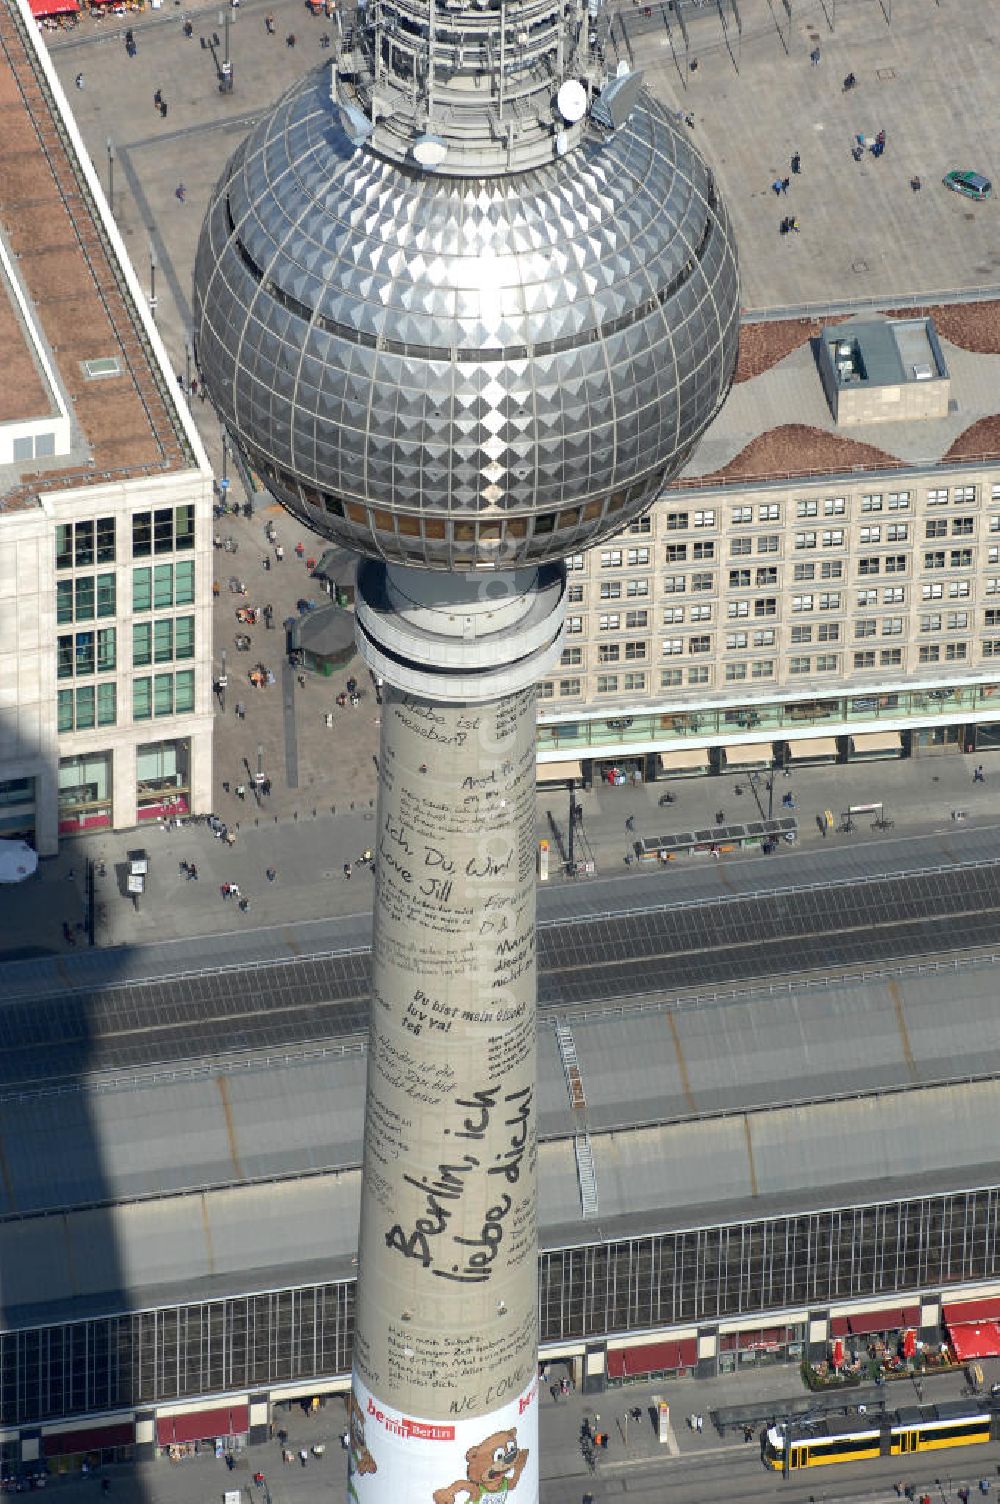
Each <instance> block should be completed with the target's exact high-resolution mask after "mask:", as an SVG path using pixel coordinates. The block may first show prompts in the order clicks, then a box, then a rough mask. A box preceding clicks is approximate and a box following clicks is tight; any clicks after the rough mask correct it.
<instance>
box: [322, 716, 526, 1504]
mask: <svg viewBox="0 0 1000 1504" xmlns="http://www.w3.org/2000/svg"><path fill="white" fill-rule="evenodd" d="M534 796H535V732H534V692H533V691H532V690H531V689H523V690H520V691H518V692H517V693H515V694H512V695H508V696H504V697H502V698H498V699H493V700H489V701H487V702H486V703H483V704H476V705H446V704H443V703H440V702H438V703H432V702H430V701H428V700H423V699H419V698H416V697H412V696H409V695H406V694H403V693H400V692H399V691H397V690H393V689H390V690H389V691H388V694H387V696H386V698H385V702H384V705H383V712H382V730H381V756H380V764H379V796H378V838H377V847H376V852H377V856H376V890H375V932H374V947H373V985H372V1016H371V1030H370V1048H369V1056H368V1091H367V1105H366V1113H365V1151H364V1192H363V1196H362V1213H361V1241H360V1248H359V1259H358V1305H357V1322H356V1335H355V1359H354V1365H355V1368H354V1371H355V1382H354V1403H355V1407H356V1408H355V1410H354V1422H355V1424H354V1427H353V1432H354V1434H353V1436H352V1440H353V1441H354V1443H355V1444H354V1446H353V1448H352V1452H353V1455H352V1459H351V1467H352V1477H351V1497H352V1498H357V1499H358V1500H360V1501H362V1504H363V1501H365V1500H382V1499H386V1500H388V1499H392V1500H393V1501H398V1500H399V1499H403V1498H405V1499H407V1500H412V1501H414V1504H416V1501H418V1500H420V1501H424V1500H426V1504H431V1500H432V1499H434V1498H436V1497H437V1495H438V1494H439V1492H440V1491H441V1490H444V1491H445V1499H446V1504H447V1501H448V1500H450V1494H449V1493H448V1491H449V1490H450V1489H451V1487H452V1485H455V1484H457V1483H459V1482H460V1481H461V1480H467V1481H469V1482H470V1484H475V1485H476V1487H477V1488H478V1487H479V1486H481V1485H482V1483H483V1481H484V1479H485V1478H486V1477H487V1476H493V1477H496V1478H500V1477H503V1478H505V1479H506V1489H503V1488H501V1489H500V1491H499V1492H498V1493H497V1495H496V1497H498V1498H503V1497H506V1492H507V1490H509V1491H511V1492H512V1493H514V1491H515V1490H516V1493H514V1504H535V1500H536V1499H537V1496H538V1494H537V1478H538V1443H537V1411H538V1406H537V1397H536V1393H535V1389H536V1380H535V1376H536V1365H537V1357H538V1333H537V1314H536V1308H537V1197H536V1134H535V1121H536V1079H535V1077H536V1058H535V1054H536V1052H535V998H536V977H535V868H534V806H535V797H534ZM361 1426H363V1431H364V1440H363V1444H361V1445H360V1446H359V1445H358V1441H359V1438H358V1435H357V1433H358V1431H359V1429H360V1427H361ZM372 1463H374V1468H375V1469H377V1471H376V1470H370V1468H371V1464H372ZM366 1466H368V1467H369V1470H368V1471H366ZM484 1470H485V1471H484ZM490 1470H492V1471H490ZM477 1496H478V1494H477V1493H475V1492H474V1493H473V1497H477ZM486 1496H487V1497H493V1495H492V1494H487V1495H486ZM460 1497H461V1498H464V1495H460Z"/></svg>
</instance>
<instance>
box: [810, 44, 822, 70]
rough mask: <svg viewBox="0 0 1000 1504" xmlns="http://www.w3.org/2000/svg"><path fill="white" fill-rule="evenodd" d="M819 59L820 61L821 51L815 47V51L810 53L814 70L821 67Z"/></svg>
mask: <svg viewBox="0 0 1000 1504" xmlns="http://www.w3.org/2000/svg"><path fill="white" fill-rule="evenodd" d="M819 59H820V50H819V48H818V47H814V48H813V50H812V52H810V54H809V61H810V62H811V63H812V65H813V67H814V68H818V67H819Z"/></svg>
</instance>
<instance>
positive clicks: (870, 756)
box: [847, 731, 905, 762]
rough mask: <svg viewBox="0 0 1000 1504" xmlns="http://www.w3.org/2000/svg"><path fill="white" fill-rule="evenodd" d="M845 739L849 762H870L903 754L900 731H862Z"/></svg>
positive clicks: (903, 748)
mask: <svg viewBox="0 0 1000 1504" xmlns="http://www.w3.org/2000/svg"><path fill="white" fill-rule="evenodd" d="M847 740H848V754H847V755H848V761H849V762H871V761H877V760H880V759H882V758H892V757H903V756H905V747H904V744H903V733H902V732H901V731H863V732H858V733H856V734H855V735H854V736H850V737H848V739H847Z"/></svg>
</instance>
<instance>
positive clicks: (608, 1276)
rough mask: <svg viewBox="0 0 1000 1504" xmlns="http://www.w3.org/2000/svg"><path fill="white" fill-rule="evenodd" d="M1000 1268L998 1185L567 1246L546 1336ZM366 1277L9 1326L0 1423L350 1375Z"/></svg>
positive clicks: (739, 1312) (990, 1273) (696, 1318)
mask: <svg viewBox="0 0 1000 1504" xmlns="http://www.w3.org/2000/svg"><path fill="white" fill-rule="evenodd" d="M998 1277H1000V1187H995V1186H994V1187H987V1188H985V1189H978V1190H972V1191H958V1192H953V1193H951V1194H946V1195H940V1196H928V1197H920V1198H914V1199H912V1200H906V1201H889V1202H880V1203H876V1204H872V1205H868V1206H854V1207H850V1206H849V1207H840V1208H829V1209H826V1210H822V1211H815V1212H808V1213H802V1214H800V1215H790V1216H776V1217H760V1218H756V1219H753V1220H750V1221H745V1222H733V1223H729V1224H727V1225H724V1226H715V1227H700V1228H690V1229H686V1230H683V1231H680V1232H668V1233H651V1234H647V1235H644V1236H641V1237H632V1238H622V1239H619V1240H616V1241H613V1242H608V1243H590V1244H579V1245H577V1246H575V1247H572V1248H555V1249H551V1250H549V1251H547V1252H545V1253H543V1254H542V1255H541V1258H540V1260H539V1301H540V1326H541V1341H542V1344H543V1346H544V1345H554V1344H556V1343H564V1342H567V1341H583V1339H585V1338H601V1337H609V1336H611V1335H613V1334H615V1333H624V1332H637V1331H642V1330H643V1329H657V1328H663V1327H671V1326H680V1325H688V1326H690V1325H692V1324H694V1323H696V1322H713V1321H717V1320H721V1319H732V1318H733V1317H738V1316H746V1317H753V1316H760V1315H767V1314H768V1313H772V1312H773V1313H774V1314H775V1317H776V1319H780V1318H779V1313H780V1312H782V1311H783V1310H788V1309H790V1308H796V1309H799V1310H801V1309H802V1308H803V1307H807V1308H811V1309H816V1308H821V1307H823V1306H824V1305H830V1304H834V1303H840V1302H843V1301H849V1300H861V1299H864V1298H870V1297H873V1296H875V1297H878V1296H883V1295H889V1294H896V1293H902V1292H906V1293H908V1294H914V1293H916V1292H919V1291H921V1290H935V1289H939V1290H944V1291H945V1292H946V1293H947V1292H950V1293H952V1294H954V1293H955V1290H956V1287H957V1286H959V1285H965V1284H971V1283H974V1282H978V1281H983V1280H990V1279H994V1280H995V1279H997V1278H998ZM353 1333H354V1282H353V1280H345V1281H341V1282H339V1283H331V1284H325V1285H312V1286H306V1287H303V1288H299V1289H285V1290H280V1291H276V1292H270V1293H267V1294H262V1295H251V1296H236V1297H233V1298H230V1299H226V1300H218V1301H210V1302H205V1303H203V1304H198V1303H192V1304H190V1305H184V1306H172V1307H169V1308H166V1309H162V1310H156V1311H139V1312H134V1313H131V1314H128V1315H123V1316H109V1317H100V1318H96V1319H93V1320H89V1321H80V1322H69V1323H65V1324H62V1325H59V1326H49V1327H40V1328H32V1329H30V1330H26V1331H22V1332H3V1333H0V1425H20V1424H25V1423H27V1422H37V1421H44V1420H47V1419H51V1418H54V1417H56V1416H64V1415H67V1416H68V1415H74V1414H84V1413H87V1412H91V1411H99V1410H116V1409H128V1408H130V1407H132V1406H135V1405H140V1404H159V1403H166V1402H168V1401H171V1400H178V1399H184V1398H187V1397H193V1396H198V1395H208V1394H212V1393H218V1392H222V1391H226V1390H235V1389H247V1388H260V1389H266V1388H267V1387H268V1386H269V1385H274V1384H282V1383H289V1382H294V1381H296V1380H309V1379H312V1378H321V1377H327V1378H328V1377H332V1376H334V1375H345V1374H347V1373H348V1372H349V1370H350V1365H351V1345H352V1341H353Z"/></svg>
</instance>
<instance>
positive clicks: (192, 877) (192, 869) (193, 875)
mask: <svg viewBox="0 0 1000 1504" xmlns="http://www.w3.org/2000/svg"><path fill="white" fill-rule="evenodd" d="M187 877H188V882H189V883H196V882H197V881H198V868H197V867H196V866H195V864H194V862H188V870H187Z"/></svg>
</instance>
